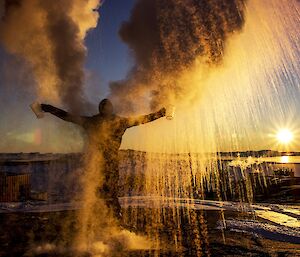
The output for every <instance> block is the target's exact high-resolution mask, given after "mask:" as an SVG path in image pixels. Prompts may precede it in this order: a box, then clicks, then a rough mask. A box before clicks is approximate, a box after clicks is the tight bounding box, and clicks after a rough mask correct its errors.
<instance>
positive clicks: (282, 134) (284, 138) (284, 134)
mask: <svg viewBox="0 0 300 257" xmlns="http://www.w3.org/2000/svg"><path fill="white" fill-rule="evenodd" d="M293 137H294V136H293V133H292V132H291V131H290V130H288V129H282V130H280V131H278V133H277V135H276V138H277V140H278V141H279V142H280V143H282V144H289V143H290V142H291V141H292V140H293Z"/></svg>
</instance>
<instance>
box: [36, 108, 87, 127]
mask: <svg viewBox="0 0 300 257" xmlns="http://www.w3.org/2000/svg"><path fill="white" fill-rule="evenodd" d="M41 109H42V110H43V111H44V112H49V113H51V114H53V115H55V116H56V117H58V118H60V119H62V120H65V121H69V122H72V123H75V124H78V125H81V126H82V125H83V122H84V117H81V116H75V115H72V114H70V113H68V112H66V111H64V110H61V109H59V108H57V107H54V106H52V105H50V104H41Z"/></svg>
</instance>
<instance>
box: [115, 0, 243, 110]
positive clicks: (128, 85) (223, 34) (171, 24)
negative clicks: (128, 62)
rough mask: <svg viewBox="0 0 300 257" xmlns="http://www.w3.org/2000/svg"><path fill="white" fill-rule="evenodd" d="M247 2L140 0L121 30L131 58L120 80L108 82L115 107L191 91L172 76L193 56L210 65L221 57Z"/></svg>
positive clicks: (238, 26) (186, 66)
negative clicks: (130, 64)
mask: <svg viewBox="0 0 300 257" xmlns="http://www.w3.org/2000/svg"><path fill="white" fill-rule="evenodd" d="M245 2H246V0H138V1H137V3H136V5H135V7H134V9H133V11H132V13H131V17H130V20H129V21H128V22H124V23H123V25H122V27H121V29H120V36H121V38H122V40H123V41H124V42H125V43H127V44H128V46H129V48H130V49H131V51H132V54H133V56H134V58H135V62H136V63H135V66H134V68H133V70H132V71H131V72H130V74H129V75H128V77H127V79H125V80H124V81H117V82H112V83H111V96H112V98H114V99H115V102H116V103H121V106H119V108H123V110H124V108H127V109H128V106H129V107H130V106H131V103H132V102H133V101H136V100H137V99H140V100H141V99H143V98H144V99H145V97H148V98H149V95H150V98H151V105H152V107H153V108H157V105H158V104H163V103H167V102H168V101H170V98H173V99H174V98H175V99H176V100H178V99H179V98H182V97H184V96H185V93H184V92H188V91H190V90H191V89H189V88H183V85H177V84H176V78H178V76H180V74H181V73H182V72H184V71H186V70H187V69H189V68H191V67H192V66H193V65H194V64H195V61H196V60H200V61H201V63H203V64H204V65H208V66H214V65H218V64H220V63H221V61H222V57H223V54H224V50H225V47H226V39H227V38H228V36H230V35H231V34H233V33H234V32H236V31H240V30H241V28H242V27H243V24H244V4H245Z"/></svg>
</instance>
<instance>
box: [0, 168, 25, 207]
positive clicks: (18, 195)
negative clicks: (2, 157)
mask: <svg viewBox="0 0 300 257" xmlns="http://www.w3.org/2000/svg"><path fill="white" fill-rule="evenodd" d="M30 175H31V174H30V172H24V171H22V172H19V173H14V172H0V202H19V201H24V200H29V199H30Z"/></svg>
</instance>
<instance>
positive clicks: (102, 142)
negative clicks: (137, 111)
mask: <svg viewBox="0 0 300 257" xmlns="http://www.w3.org/2000/svg"><path fill="white" fill-rule="evenodd" d="M41 108H42V110H43V111H44V112H49V113H51V114H53V115H55V116H57V117H59V118H61V119H63V120H65V121H69V122H72V123H75V124H77V125H80V126H81V127H82V128H84V130H85V131H86V134H87V136H88V149H94V150H92V151H91V152H88V154H101V155H102V157H103V161H104V164H103V163H102V167H99V170H101V169H102V170H103V173H104V174H103V175H104V183H103V185H102V187H100V188H99V189H98V190H99V192H98V193H99V194H100V196H101V197H103V198H104V199H105V201H106V205H107V206H108V207H109V208H111V209H113V212H114V215H115V216H116V217H119V216H120V211H121V207H120V204H119V201H118V180H119V167H118V166H119V162H118V150H119V148H120V145H121V141H122V136H123V135H124V133H125V131H126V129H128V128H130V127H133V126H137V125H140V124H144V123H147V122H151V121H154V120H156V119H159V118H161V117H163V116H165V113H166V110H165V108H162V109H160V110H159V111H158V112H154V113H150V114H148V115H143V116H139V117H136V118H124V117H120V116H118V115H115V114H114V111H113V105H112V103H111V102H110V101H109V100H108V99H104V100H102V101H101V102H100V104H99V114H97V115H94V116H91V117H86V116H75V115H72V114H70V113H68V112H66V111H63V110H61V109H59V108H56V107H54V106H52V105H48V104H41ZM95 149H96V151H95ZM99 165H101V164H99ZM99 172H100V171H99Z"/></svg>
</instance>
